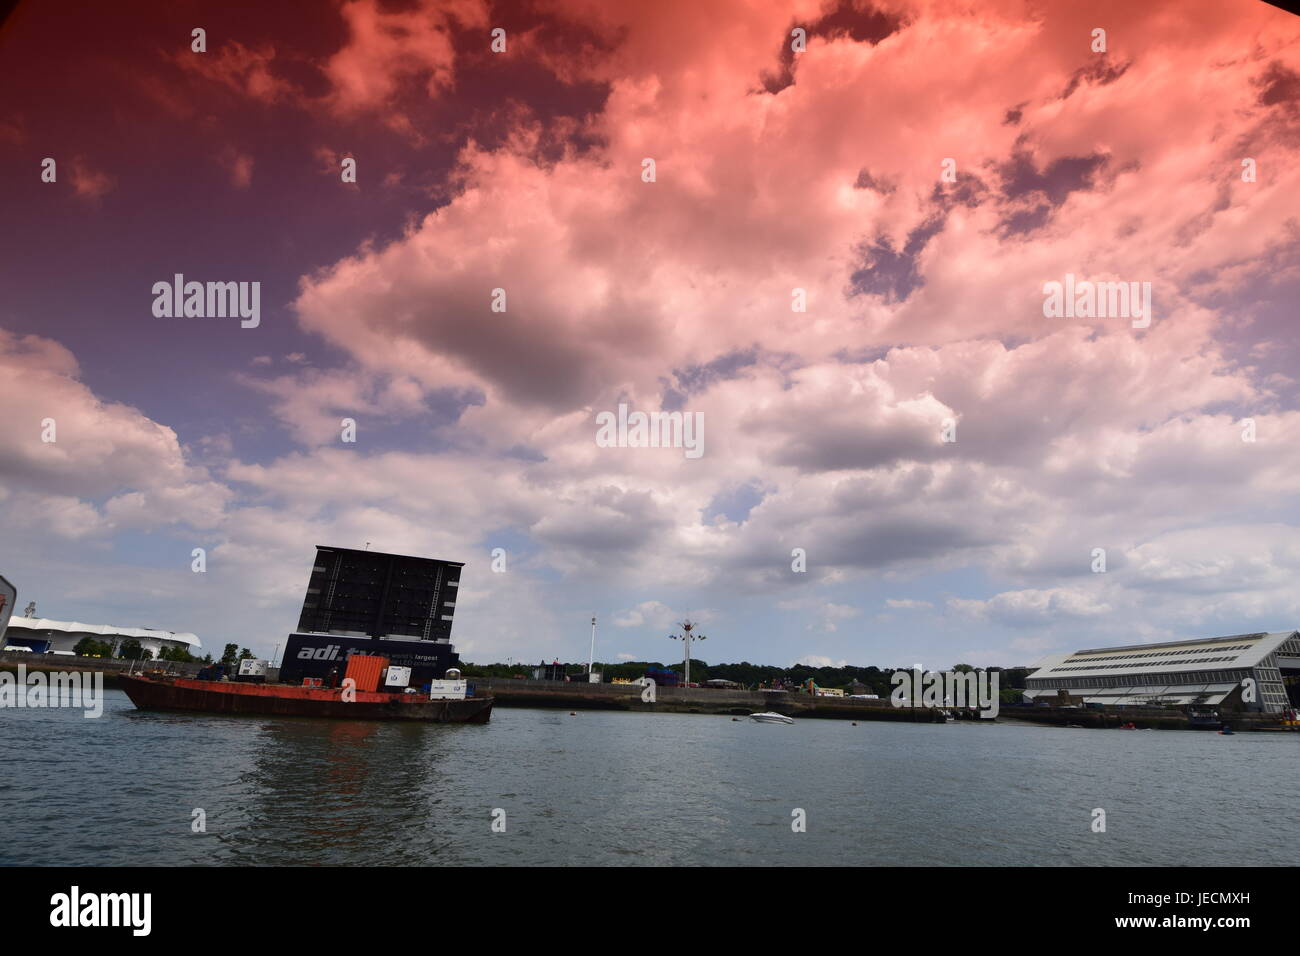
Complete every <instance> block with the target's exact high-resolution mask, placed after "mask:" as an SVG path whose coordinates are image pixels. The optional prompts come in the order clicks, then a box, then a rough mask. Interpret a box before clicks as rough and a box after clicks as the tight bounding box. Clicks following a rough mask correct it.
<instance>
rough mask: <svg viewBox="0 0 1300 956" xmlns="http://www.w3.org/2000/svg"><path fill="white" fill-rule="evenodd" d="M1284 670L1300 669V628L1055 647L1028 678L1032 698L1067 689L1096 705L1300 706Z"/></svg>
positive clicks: (1279, 708) (1251, 708)
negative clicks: (1070, 650)
mask: <svg viewBox="0 0 1300 956" xmlns="http://www.w3.org/2000/svg"><path fill="white" fill-rule="evenodd" d="M1283 672H1288V676H1294V675H1295V674H1296V673H1298V672H1300V631H1277V632H1274V633H1271V634H1235V635H1232V636H1229V637H1211V638H1205V639H1203V640H1193V641H1173V642H1170V643H1165V644H1131V645H1128V646H1125V647H1099V648H1092V649H1089V650H1083V651H1075V652H1073V653H1069V654H1052V655H1050V656H1048V657H1046V658H1044V659H1043V660H1041V661H1039V662H1038V665H1037V669H1036V670H1034V672H1033V673H1032V674H1030V675H1029V676H1028V677H1027V678H1026V679H1025V688H1026V689H1025V692H1024V694H1025V697H1026V698H1027V699H1029V700H1031V701H1042V700H1046V699H1059V698H1060V697H1061V695H1062V693H1064V694H1065V695H1066V696H1068V697H1071V698H1081V699H1082V702H1083V703H1085V704H1094V705H1095V704H1102V705H1110V706H1125V705H1129V706H1133V705H1147V706H1150V705H1164V704H1170V705H1204V706H1216V707H1222V708H1226V709H1241V710H1249V711H1262V712H1263V713H1280V712H1281V711H1284V710H1287V709H1288V708H1290V707H1293V706H1294V702H1292V701H1289V700H1288V697H1287V685H1286V683H1285V682H1284V678H1283ZM1247 678H1250V679H1251V680H1252V681H1253V682H1254V684H1253V689H1251V685H1250V684H1249V683H1247V682H1246V679H1247ZM1252 696H1253V698H1254V699H1253V700H1251V699H1250V698H1251V697H1252Z"/></svg>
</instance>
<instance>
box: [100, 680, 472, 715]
mask: <svg viewBox="0 0 1300 956" xmlns="http://www.w3.org/2000/svg"><path fill="white" fill-rule="evenodd" d="M119 681H120V686H121V688H122V690H124V691H126V696H127V697H129V698H131V703H133V704H135V706H136V707H137V708H139V709H140V710H168V711H200V712H205V713H216V714H260V715H264V716H276V717H332V718H336V719H343V720H423V721H430V722H433V723H440V724H486V723H487V722H488V719H489V718H490V717H491V716H492V704H493V698H491V697H478V696H470V695H469V694H464V695H463V696H460V697H455V696H448V697H434V698H430V697H426V696H424V695H422V694H418V693H406V692H402V693H385V692H380V691H365V690H357V689H354V688H328V687H294V686H292V685H290V684H254V683H240V682H235V681H219V680H196V679H193V678H186V677H167V676H154V675H139V674H136V675H126V674H123V675H122V676H121V677H120V678H119ZM438 683H439V684H450V683H452V681H439V682H438ZM456 683H460V684H462V685H463V684H464V682H463V681H460V682H456Z"/></svg>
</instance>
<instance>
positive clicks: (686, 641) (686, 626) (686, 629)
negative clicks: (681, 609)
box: [668, 621, 708, 684]
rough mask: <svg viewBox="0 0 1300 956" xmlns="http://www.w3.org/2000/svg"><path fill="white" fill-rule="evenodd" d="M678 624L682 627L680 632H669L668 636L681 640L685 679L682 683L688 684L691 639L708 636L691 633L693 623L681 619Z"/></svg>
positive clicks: (702, 638)
mask: <svg viewBox="0 0 1300 956" xmlns="http://www.w3.org/2000/svg"><path fill="white" fill-rule="evenodd" d="M679 626H680V627H681V629H682V633H681V634H669V635H668V636H669V637H670V638H671V639H672V640H674V641H681V642H682V645H683V646H684V647H685V648H686V680H685V681H683V683H685V684H689V683H690V682H691V641H707V640H708V638H707V637H705V636H704V635H703V634H692V633H691V631H692V630H693V629H694V628H695V625H694V624H692V623H691V622H690V621H682V623H681V624H680V625H679Z"/></svg>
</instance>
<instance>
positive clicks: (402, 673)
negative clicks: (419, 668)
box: [384, 664, 411, 687]
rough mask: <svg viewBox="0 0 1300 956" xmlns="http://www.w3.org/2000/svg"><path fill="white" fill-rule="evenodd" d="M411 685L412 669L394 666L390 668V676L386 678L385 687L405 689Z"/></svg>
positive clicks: (398, 665)
mask: <svg viewBox="0 0 1300 956" xmlns="http://www.w3.org/2000/svg"><path fill="white" fill-rule="evenodd" d="M409 683H411V669H410V668H409V667H402V666H401V665H400V664H393V665H391V666H390V667H389V668H388V675H387V676H386V677H385V678H384V686H385V687H405V686H406V685H408V684H409Z"/></svg>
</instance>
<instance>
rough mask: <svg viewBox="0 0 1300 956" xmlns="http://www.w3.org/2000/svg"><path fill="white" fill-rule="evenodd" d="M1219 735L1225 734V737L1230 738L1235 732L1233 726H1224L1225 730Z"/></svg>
mask: <svg viewBox="0 0 1300 956" xmlns="http://www.w3.org/2000/svg"><path fill="white" fill-rule="evenodd" d="M1219 733H1221V734H1223V735H1224V736H1225V737H1230V736H1232V734H1233V733H1234V731H1233V729H1232V726H1231V725H1230V724H1224V725H1223V729H1222V730H1220V731H1219Z"/></svg>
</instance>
